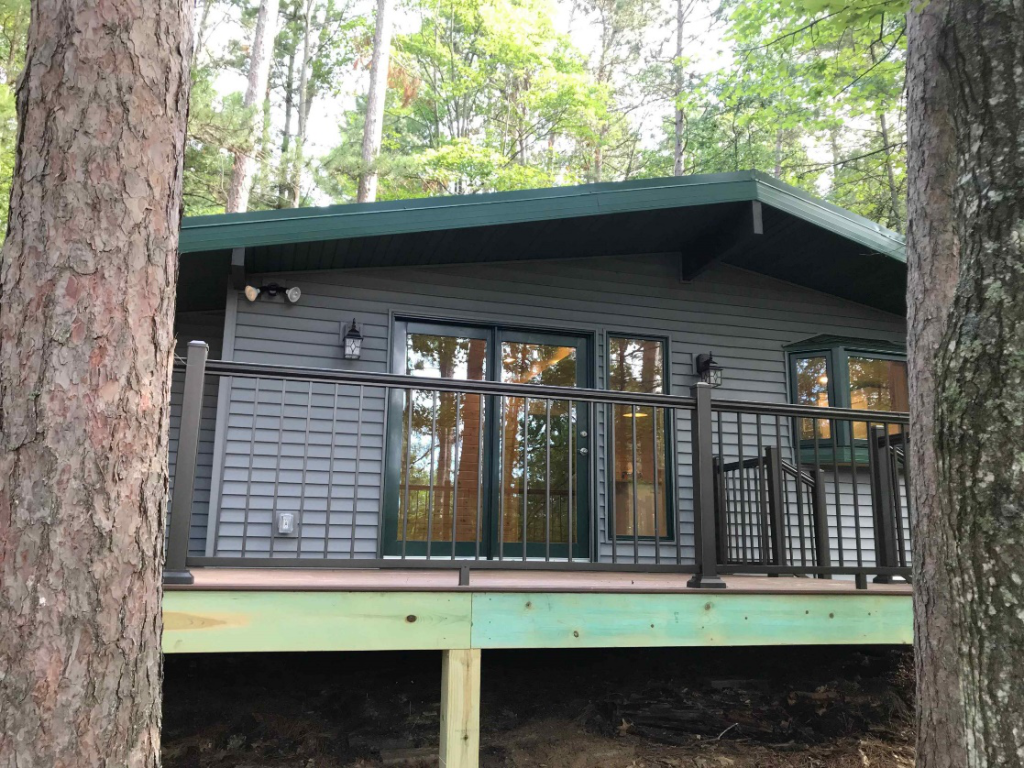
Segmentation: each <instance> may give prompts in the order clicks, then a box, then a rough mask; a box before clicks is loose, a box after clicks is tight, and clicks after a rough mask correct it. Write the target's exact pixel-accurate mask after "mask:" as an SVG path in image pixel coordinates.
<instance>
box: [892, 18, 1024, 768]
mask: <svg viewBox="0 0 1024 768" xmlns="http://www.w3.org/2000/svg"><path fill="white" fill-rule="evenodd" d="M908 41H909V58H908V107H909V113H908V128H909V140H910V145H909V156H908V180H909V190H910V195H909V217H908V218H909V222H910V226H909V238H908V260H909V267H910V274H909V285H908V293H907V295H908V308H909V320H910V373H911V378H910V394H911V403H910V410H911V438H912V448H911V477H912V489H911V490H912V493H913V496H914V499H915V503H916V515H915V520H914V536H913V540H914V579H915V583H914V591H915V611H914V614H915V618H914V621H915V631H914V637H915V644H916V650H917V671H918V683H917V686H918V726H919V727H918V734H919V735H918V756H917V760H918V763H917V764H918V766H919V767H920V768H954V767H956V768H959V767H960V766H968V768H972V767H974V766H978V767H979V768H980V766H997V765H998V766H1010V765H1015V766H1019V765H1021V764H1022V763H1024V733H1022V731H1021V729H1020V724H1021V722H1024V687H1022V686H1021V685H1020V680H1021V678H1022V676H1024V618H1022V614H1021V605H1022V603H1024V590H1022V587H1021V584H1022V578H1021V563H1022V562H1024V482H1022V479H1021V469H1020V460H1019V458H1018V457H1020V456H1021V455H1022V454H1024V431H1022V430H1021V426H1020V425H1021V423H1022V422H1024V390H1022V388H1021V380H1022V378H1024V361H1022V358H1021V354H1020V350H1021V348H1022V343H1024V276H1022V273H1021V269H1020V265H1021V263H1024V247H1022V243H1024V154H1022V153H1021V151H1020V146H1019V141H1020V136H1022V135H1024V103H1022V101H1021V99H1020V93H1022V92H1024V68H1022V66H1021V62H1022V61H1024V8H1022V7H1021V6H1020V4H1019V3H1018V4H1015V5H1013V4H1009V3H1006V2H1001V1H1000V0H931V2H930V3H928V4H927V5H922V6H921V7H920V8H916V9H915V10H914V11H913V12H912V13H911V14H910V17H909V25H908Z"/></svg>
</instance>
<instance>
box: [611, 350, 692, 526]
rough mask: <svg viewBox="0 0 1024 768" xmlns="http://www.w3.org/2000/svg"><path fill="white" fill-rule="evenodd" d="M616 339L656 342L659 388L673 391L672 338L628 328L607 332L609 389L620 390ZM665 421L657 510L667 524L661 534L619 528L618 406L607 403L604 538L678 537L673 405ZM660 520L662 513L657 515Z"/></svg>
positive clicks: (665, 392) (666, 410)
mask: <svg viewBox="0 0 1024 768" xmlns="http://www.w3.org/2000/svg"><path fill="white" fill-rule="evenodd" d="M613 339H620V340H628V341H635V342H637V341H638V342H654V343H656V344H658V345H659V346H660V348H661V368H662V371H661V380H660V384H661V387H660V392H662V393H664V394H669V393H670V388H671V384H670V380H671V371H672V367H671V365H672V364H671V360H670V357H669V347H670V344H669V339H668V338H667V337H664V336H655V335H646V334H637V333H631V332H629V331H622V332H619V331H609V332H607V333H606V334H605V339H604V341H605V364H606V366H607V367H606V369H605V370H606V378H607V381H606V389H608V390H612V391H619V390H618V389H616V388H615V386H614V382H613V381H612V360H611V354H612V341H613ZM663 417H664V425H663V433H662V434H663V435H664V437H663V439H662V441H663V445H661V446H659V447H660V448H661V449H662V451H663V456H664V462H665V464H664V469H663V477H662V479H663V481H664V487H665V491H664V498H663V503H662V504H661V506H660V507H659V509H658V511H659V513H660V512H662V511H663V512H664V528H663V529H661V530H659V531H658V535H657V536H655V535H654V534H653V533H650V534H637V535H635V536H634V535H633V534H632V533H627V532H619V531H618V527H617V526H614V523H613V521H614V520H615V519H616V514H617V510H616V505H615V502H616V490H615V485H616V475H615V470H616V468H615V455H616V447H615V445H614V444H613V443H612V440H613V438H614V430H613V422H614V421H615V406H611V405H609V406H607V408H606V411H605V418H606V419H607V421H606V424H607V428H606V433H607V434H606V436H605V445H606V449H605V468H606V477H607V499H608V505H607V506H608V508H607V511H606V530H605V536H604V539H605V541H606V542H608V543H611V544H618V543H626V542H632V541H638V542H641V543H646V544H651V543H654V542H656V541H657V542H658V543H669V544H670V543H672V542H674V541H675V540H676V528H677V521H676V514H677V507H676V504H677V501H676V493H675V487H676V477H675V466H676V465H675V455H674V447H673V446H674V440H673V435H674V423H675V422H674V419H673V414H672V411H671V409H664V414H663ZM658 518H659V520H660V519H661V515H660V514H659V515H658ZM613 526H614V527H615V528H616V530H615V532H614V536H613V535H612V528H613Z"/></svg>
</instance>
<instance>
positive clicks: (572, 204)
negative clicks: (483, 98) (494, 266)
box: [179, 171, 906, 314]
mask: <svg viewBox="0 0 1024 768" xmlns="http://www.w3.org/2000/svg"><path fill="white" fill-rule="evenodd" d="M755 201H756V202H760V203H761V204H762V207H763V221H764V234H763V235H758V236H756V237H754V238H746V237H740V238H739V239H738V240H737V241H736V242H735V243H733V247H727V244H728V243H729V238H730V237H732V234H731V233H732V232H733V231H734V230H739V229H742V227H741V226H740V224H739V223H740V222H742V221H745V220H749V209H750V203H752V202H755ZM745 213H746V214H747V215H748V219H744V218H743V216H744V214H745ZM234 248H245V249H246V268H247V269H248V271H250V272H278V271H289V270H311V269H344V268H353V267H387V266H403V265H408V266H412V265H424V264H458V263H479V262H488V261H508V260H528V259H544V258H565V257H577V256H605V255H622V256H625V255H634V254H650V253H679V254H681V255H686V254H688V253H691V252H701V251H707V250H709V249H712V248H713V249H716V250H719V251H720V253H719V254H718V256H719V257H720V258H721V260H722V261H724V262H725V263H728V264H732V265H734V266H739V267H742V268H745V269H751V270H754V271H757V272H760V273H763V274H766V275H769V276H772V277H776V278H779V279H783V280H789V281H791V282H795V283H798V284H801V285H806V286H808V287H812V288H815V289H817V290H822V291H825V292H827V293H832V294H835V295H838V296H841V297H844V298H849V299H851V300H854V301H859V302H861V303H866V304H869V305H872V306H876V307H878V308H880V309H884V310H886V311H889V312H895V313H900V314H902V313H903V312H904V306H905V305H904V293H905V287H906V256H905V250H904V241H903V238H902V237H900V236H899V235H898V234H896V233H895V232H892V231H890V230H888V229H886V228H885V227H882V226H880V225H879V224H876V223H874V222H872V221H870V220H868V219H866V218H864V217H862V216H858V215H856V214H854V213H851V212H849V211H846V210H843V209H841V208H838V207H836V206H833V205H830V204H828V203H826V202H824V201H822V200H819V199H816V198H814V197H813V196H811V195H808V194H806V193H804V192H802V191H800V190H797V189H795V188H794V187H791V186H789V185H787V184H783V183H781V182H779V181H777V180H775V179H773V178H771V177H769V176H766V175H764V174H761V173H758V172H755V171H743V172H738V173H727V174H713V175H705V176H685V177H676V178H667V179H645V180H641V181H629V182H612V183H604V184H588V185H583V186H577V187H556V188H552V189H536V190H526V191H517V192H501V193H491V194H479V195H460V196H453V197H434V198H423V199H416V200H401V201H394V202H385V203H368V204H350V205H338V206H330V207H326V208H298V209H285V210H274V211H254V212H250V213H241V214H223V215H217V216H198V217H188V218H186V219H185V220H184V221H183V223H182V228H181V238H180V243H179V251H180V253H181V254H182V255H183V258H182V274H183V277H182V279H183V280H186V281H188V280H190V277H189V274H190V272H191V270H192V269H193V268H195V267H198V264H197V263H196V258H197V256H198V255H199V254H204V255H203V257H202V260H203V261H206V262H210V261H212V262H213V263H216V264H217V265H222V264H225V263H226V261H225V260H226V259H227V255H228V253H230V251H231V249H234ZM205 268H206V269H209V268H210V265H209V264H206V265H205Z"/></svg>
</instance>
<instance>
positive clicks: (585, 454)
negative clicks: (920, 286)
mask: <svg viewBox="0 0 1024 768" xmlns="http://www.w3.org/2000/svg"><path fill="white" fill-rule="evenodd" d="M205 358H206V346H205V345H203V344H201V343H197V342H193V343H192V344H190V346H189V353H188V361H187V363H186V364H178V365H176V366H175V375H176V376H177V377H179V380H180V377H182V375H183V378H184V385H183V389H182V390H181V391H182V393H183V394H182V400H181V411H180V419H179V425H180V426H179V428H178V441H177V450H176V455H175V465H174V488H173V494H172V499H171V513H170V521H169V531H168V537H167V538H168V545H167V565H166V570H165V578H166V580H167V582H168V583H188V582H189V581H190V580H191V578H192V577H191V574H190V571H189V568H190V567H210V566H225V567H280V568H402V567H407V568H443V569H451V568H455V569H460V570H461V571H462V572H463V574H465V573H466V572H467V569H468V568H527V569H545V570H580V571H596V570H621V571H625V572H637V571H648V572H675V573H684V574H693V578H692V579H691V580H690V584H691V585H692V586H700V587H720V586H724V584H723V582H722V580H721V578H720V574H722V573H726V574H738V573H745V574H766V575H771V576H779V575H802V576H816V577H821V578H831V577H847V576H854V577H856V578H857V582H858V585H859V586H863V585H864V584H865V583H866V578H867V576H869V575H873V576H875V577H876V580H880V581H889V580H891V579H892V578H894V577H903V578H906V577H908V576H909V551H910V550H909V515H910V503H909V501H910V499H909V495H908V493H907V491H908V489H909V483H908V482H907V477H906V472H907V467H906V466H905V464H906V463H905V461H904V459H903V453H904V451H905V446H906V434H907V425H908V417H907V414H904V413H895V412H882V411H870V412H866V411H862V410H855V409H834V408H829V409H822V408H816V407H812V406H800V405H788V404H774V403H761V402H748V401H736V400H718V399H712V397H711V390H710V388H709V387H708V386H706V385H698V386H696V387H694V388H693V392H692V395H690V396H680V395H665V394H644V393H634V392H618V391H610V390H598V389H590V388H574V387H560V386H549V385H542V384H530V383H509V382H494V381H475V380H457V379H447V378H431V377H420V376H410V375H402V374H387V373H376V372H369V371H342V370H329V369H319V368H309V367H302V366H285V365H267V364H254V363H243V362H234V361H224V360H206V359H205ZM218 381H221V382H224V381H227V382H230V383H229V385H227V386H226V387H225V386H221V387H220V388H219V390H218V391H219V394H218V396H217V398H216V402H217V405H216V408H217V412H218V413H217V419H218V427H217V431H218V434H221V433H223V436H222V437H221V438H220V444H219V445H218V454H219V455H218V456H217V460H218V461H219V464H218V467H219V475H216V474H215V477H214V479H213V480H214V482H215V484H216V485H217V487H211V488H210V496H211V498H212V499H213V500H214V501H215V502H216V503H217V504H219V510H218V511H219V514H218V516H217V518H216V519H215V518H214V516H213V515H211V516H210V519H209V521H208V523H207V525H208V526H217V527H216V528H214V529H213V530H212V533H211V534H210V535H211V541H212V545H210V546H208V547H207V550H208V552H212V554H202V555H200V554H198V553H197V552H196V546H195V545H194V543H193V551H192V553H191V554H190V552H189V546H190V542H189V535H190V530H191V526H192V520H191V515H192V507H193V489H194V487H195V483H196V478H197V458H198V455H199V453H200V446H199V439H200V422H201V420H202V418H208V416H207V417H202V416H201V409H202V399H203V393H204V383H210V384H211V385H212V384H215V383H216V382H218ZM207 396H208V397H209V393H207ZM208 407H211V408H212V406H208ZM808 424H810V425H812V427H813V429H812V430H811V432H810V433H807V425H808ZM826 424H827V425H829V426H828V427H827V428H826V427H825V426H824V425H826ZM801 429H804V432H805V434H804V437H803V438H802V437H801V433H800V430H801ZM210 432H211V430H210V429H207V430H206V433H207V438H206V439H209V434H210ZM807 434H810V435H811V438H810V439H804V438H806V437H807ZM826 434H827V435H829V436H830V437H828V438H827V439H826V437H825V435H826ZM684 441H686V442H688V443H689V445H688V446H686V445H684ZM205 450H206V455H207V456H208V455H209V454H210V453H211V452H212V448H211V447H209V446H207V447H206V449H205ZM663 457H667V458H663ZM851 471H852V482H853V485H852V492H851V490H850V488H849V486H850V477H849V475H850V473H851ZM860 474H862V475H863V477H860V476H859V475H860ZM840 475H842V477H840ZM601 489H603V492H602V490H601ZM599 500H600V502H601V508H600V509H598V505H599ZM197 525H199V526H202V522H200V523H197ZM193 535H195V534H193ZM200 549H201V548H200Z"/></svg>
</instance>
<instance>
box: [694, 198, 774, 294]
mask: <svg viewBox="0 0 1024 768" xmlns="http://www.w3.org/2000/svg"><path fill="white" fill-rule="evenodd" d="M763 234H764V211H763V210H762V207H761V203H760V201H758V200H752V201H750V203H749V207H748V205H747V204H743V205H742V207H741V210H740V211H739V213H737V214H736V215H734V216H733V217H732V218H730V219H728V220H727V221H726V222H725V223H723V224H722V225H721V226H716V227H714V228H713V231H712V232H711V233H710V234H709V235H705V236H704V237H702V238H700V239H698V240H697V242H696V243H695V244H694V245H693V246H692V247H690V248H686V247H684V248H683V251H682V255H681V258H680V260H679V267H680V270H679V279H680V281H681V282H684V283H689V282H692V281H693V280H695V279H696V278H697V277H698V276H700V275H701V274H702V273H703V272H704V271H705V270H706V269H707V268H708V267H710V266H711V265H712V264H714V263H715V262H716V261H720V260H723V259H725V258H727V257H728V256H730V255H731V254H733V253H735V252H737V251H739V250H742V249H743V248H746V247H747V246H749V245H750V244H751V243H752V242H753V241H754V239H755V238H756V237H757V236H759V235H763Z"/></svg>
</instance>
